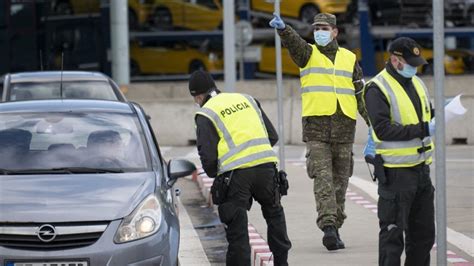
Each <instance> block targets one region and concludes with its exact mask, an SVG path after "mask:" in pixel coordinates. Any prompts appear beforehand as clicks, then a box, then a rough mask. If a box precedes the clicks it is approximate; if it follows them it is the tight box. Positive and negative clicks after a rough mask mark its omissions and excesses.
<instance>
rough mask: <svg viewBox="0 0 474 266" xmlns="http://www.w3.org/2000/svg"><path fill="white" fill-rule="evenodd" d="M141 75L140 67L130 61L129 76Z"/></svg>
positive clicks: (133, 61)
mask: <svg viewBox="0 0 474 266" xmlns="http://www.w3.org/2000/svg"><path fill="white" fill-rule="evenodd" d="M140 74H141V71H140V66H139V65H138V63H137V62H136V61H135V60H130V76H138V75H140Z"/></svg>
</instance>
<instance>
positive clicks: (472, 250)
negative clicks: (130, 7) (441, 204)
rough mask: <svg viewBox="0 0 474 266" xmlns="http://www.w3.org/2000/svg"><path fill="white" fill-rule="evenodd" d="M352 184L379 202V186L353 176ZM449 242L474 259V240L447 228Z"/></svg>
mask: <svg viewBox="0 0 474 266" xmlns="http://www.w3.org/2000/svg"><path fill="white" fill-rule="evenodd" d="M349 180H350V183H351V184H352V185H354V186H356V187H358V188H359V189H361V190H363V191H364V192H365V193H367V194H368V195H369V196H370V197H371V198H373V199H374V200H378V197H379V196H378V194H377V185H376V184H375V183H373V182H369V181H367V180H364V179H362V178H360V177H357V176H352V177H351V178H350V179H349ZM447 236H448V242H449V243H451V244H452V245H454V246H456V247H457V248H459V249H460V250H462V251H464V252H465V253H467V254H468V255H469V256H471V257H474V240H473V239H472V238H470V237H468V236H466V235H464V234H461V233H459V232H456V231H454V230H453V229H451V228H449V227H448V228H447Z"/></svg>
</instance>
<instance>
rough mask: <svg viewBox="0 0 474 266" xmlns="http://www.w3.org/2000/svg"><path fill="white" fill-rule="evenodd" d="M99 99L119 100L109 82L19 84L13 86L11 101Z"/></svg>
mask: <svg viewBox="0 0 474 266" xmlns="http://www.w3.org/2000/svg"><path fill="white" fill-rule="evenodd" d="M60 98H64V99H99V100H117V96H116V94H115V92H114V91H113V88H112V86H111V85H110V84H109V83H108V82H107V81H65V82H63V85H62V97H61V88H60V82H59V81H54V82H19V83H13V84H12V85H11V91H10V97H9V101H27V100H41V99H60Z"/></svg>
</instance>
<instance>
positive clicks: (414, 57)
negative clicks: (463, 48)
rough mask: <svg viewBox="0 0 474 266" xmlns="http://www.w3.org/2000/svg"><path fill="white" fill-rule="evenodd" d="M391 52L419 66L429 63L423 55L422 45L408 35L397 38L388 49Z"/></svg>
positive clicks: (410, 63) (412, 64)
mask: <svg viewBox="0 0 474 266" xmlns="http://www.w3.org/2000/svg"><path fill="white" fill-rule="evenodd" d="M388 51H389V52H390V53H391V54H394V55H398V56H400V57H403V59H405V61H407V63H408V64H409V65H411V66H414V67H418V66H421V65H424V64H428V62H426V60H425V59H424V58H423V57H422V56H421V46H420V45H419V44H418V43H417V42H415V41H414V40H413V39H411V38H408V37H400V38H397V39H395V40H394V41H393V42H392V43H391V44H390V47H389V49H388Z"/></svg>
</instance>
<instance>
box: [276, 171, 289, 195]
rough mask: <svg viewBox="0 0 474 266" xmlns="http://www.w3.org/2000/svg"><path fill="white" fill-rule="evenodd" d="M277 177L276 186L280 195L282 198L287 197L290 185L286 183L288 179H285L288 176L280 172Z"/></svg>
mask: <svg viewBox="0 0 474 266" xmlns="http://www.w3.org/2000/svg"><path fill="white" fill-rule="evenodd" d="M277 176H278V186H279V190H280V195H282V196H286V195H288V189H289V188H290V184H289V183H288V178H287V176H288V174H287V173H286V172H285V171H283V170H280V171H279V172H278V174H277Z"/></svg>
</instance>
